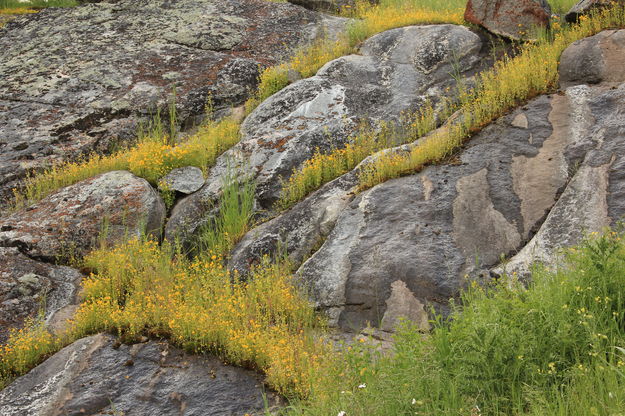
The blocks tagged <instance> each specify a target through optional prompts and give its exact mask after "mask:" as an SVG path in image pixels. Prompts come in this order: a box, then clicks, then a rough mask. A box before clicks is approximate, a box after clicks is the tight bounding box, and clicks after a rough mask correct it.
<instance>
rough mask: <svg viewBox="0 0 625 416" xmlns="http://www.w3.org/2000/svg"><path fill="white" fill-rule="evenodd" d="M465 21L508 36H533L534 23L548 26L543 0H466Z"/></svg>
mask: <svg viewBox="0 0 625 416" xmlns="http://www.w3.org/2000/svg"><path fill="white" fill-rule="evenodd" d="M464 18H465V20H466V21H467V22H470V23H473V24H476V25H480V26H482V27H484V28H485V29H486V30H488V31H490V32H492V33H494V34H496V35H500V36H504V37H506V38H509V39H514V40H522V39H535V37H536V27H548V26H549V20H550V18H551V8H550V7H549V3H547V1H546V0H499V1H490V0H469V2H468V3H467V8H466V10H465V13H464Z"/></svg>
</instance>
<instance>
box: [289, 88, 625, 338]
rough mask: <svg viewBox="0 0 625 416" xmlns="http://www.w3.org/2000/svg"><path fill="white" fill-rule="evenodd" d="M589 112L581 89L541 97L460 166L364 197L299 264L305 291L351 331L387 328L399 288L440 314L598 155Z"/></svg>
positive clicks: (529, 231) (476, 143)
mask: <svg viewBox="0 0 625 416" xmlns="http://www.w3.org/2000/svg"><path fill="white" fill-rule="evenodd" d="M612 94H614V93H613V92H612ZM617 107H618V106H616V107H615V108H613V110H612V111H614V112H618V111H619V110H618V108H617ZM586 108H587V107H586V103H585V101H584V100H583V99H581V98H580V94H579V92H578V91H577V90H575V89H571V90H569V91H568V92H567V94H566V95H564V96H560V95H554V96H552V97H541V98H538V99H536V100H534V101H532V102H531V103H529V104H528V105H527V106H526V107H524V109H521V110H518V111H517V112H515V113H514V114H511V115H510V116H506V117H504V118H503V119H501V120H499V121H497V122H496V123H493V124H492V125H491V126H489V127H487V128H486V129H485V130H484V131H483V132H482V133H480V134H478V135H477V136H476V137H475V138H473V139H472V140H471V142H470V143H469V145H468V146H467V148H466V149H465V150H464V151H463V153H462V154H461V155H460V156H459V157H460V160H459V161H458V162H457V163H454V164H451V165H442V166H432V167H429V168H427V169H425V170H424V171H423V172H421V173H419V174H417V175H414V176H410V177H406V178H401V179H397V180H392V181H389V182H386V183H384V184H381V185H378V186H376V187H374V188H372V189H371V190H369V191H366V192H364V193H362V194H361V195H359V196H358V197H356V198H355V199H354V200H353V201H352V202H351V203H350V204H349V205H348V207H347V208H345V209H343V210H342V212H341V213H340V215H339V218H338V221H337V224H336V227H335V228H334V230H333V231H332V232H331V233H330V235H329V236H328V238H327V240H326V241H325V243H324V244H323V245H322V246H321V248H320V249H319V251H317V252H316V253H315V254H314V255H313V256H312V257H311V258H310V259H309V260H307V261H306V262H305V263H304V264H303V265H302V266H301V268H300V270H299V271H298V275H299V276H300V279H301V282H302V284H303V285H305V286H306V287H307V288H308V289H309V290H310V291H311V293H312V294H313V297H314V300H315V301H316V302H317V305H318V306H319V307H320V308H322V309H324V310H327V311H328V313H329V315H330V318H331V320H332V323H334V324H338V325H340V326H342V327H343V328H345V329H354V330H359V329H360V328H362V327H363V326H364V325H365V324H366V323H367V322H370V323H372V324H373V325H380V324H381V323H383V322H384V321H383V317H384V315H385V313H386V311H387V310H389V309H390V310H391V311H392V310H394V309H396V307H395V306H393V303H394V301H393V300H392V299H393V298H394V295H393V294H392V289H391V288H392V284H397V283H396V282H398V281H400V282H404V283H405V285H406V287H407V289H408V290H409V291H410V292H411V293H412V294H414V297H415V299H416V300H417V301H418V302H419V303H422V304H426V305H433V306H435V307H437V308H438V309H439V310H442V311H444V310H445V305H446V303H447V301H448V299H449V298H450V297H453V296H455V295H456V294H457V293H458V291H459V289H460V288H461V287H462V286H463V284H464V281H465V280H464V278H463V277H464V276H465V275H467V274H468V275H470V276H479V275H481V274H483V273H487V274H488V270H489V269H490V268H491V267H494V266H495V265H497V264H498V263H499V260H500V256H502V255H508V254H514V253H515V252H516V251H518V250H520V249H521V248H522V247H523V245H524V243H525V242H526V241H528V240H529V239H530V238H531V237H532V236H534V234H535V233H536V231H537V230H539V228H540V226H541V224H542V223H543V221H544V219H545V217H546V216H547V214H549V212H550V210H551V209H552V207H553V206H554V204H556V201H558V198H559V196H560V193H561V192H562V190H563V189H564V188H565V187H566V185H567V183H568V181H569V178H571V175H572V173H573V167H574V166H575V165H576V164H577V163H579V162H581V161H582V160H583V155H584V154H585V153H586V152H587V151H588V150H589V149H592V148H595V147H597V144H598V143H597V142H596V141H593V139H592V137H593V136H592V135H590V136H589V135H587V134H586V133H584V130H583V129H581V128H582V127H584V126H586V125H587V124H588V123H589V122H592V123H594V122H593V120H589V119H588V114H587V113H586ZM613 114H615V113H613ZM592 118H593V117H591V119H592ZM608 119H610V120H612V121H611V122H614V120H615V119H616V118H615V117H612V118H610V117H609V116H608ZM519 120H523V121H522V122H520V121H519ZM525 120H526V121H527V127H525V125H526V122H525ZM592 125H593V124H591V126H592ZM608 125H609V122H607V121H606V122H605V123H601V127H599V126H595V127H594V128H595V129H597V130H600V128H605V127H606V126H608ZM580 129H581V130H580ZM604 146H605V145H604ZM615 146H616V145H615ZM610 151H612V152H613V151H615V150H613V149H611V150H606V152H610ZM567 191H568V188H567ZM565 192H566V191H565ZM387 301H388V302H387ZM389 302H390V304H388V303H389ZM415 305H416V304H415Z"/></svg>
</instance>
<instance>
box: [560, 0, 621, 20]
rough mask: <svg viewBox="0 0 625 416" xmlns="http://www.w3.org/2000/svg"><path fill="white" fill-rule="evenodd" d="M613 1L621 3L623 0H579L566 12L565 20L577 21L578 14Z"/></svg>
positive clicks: (605, 5) (606, 5)
mask: <svg viewBox="0 0 625 416" xmlns="http://www.w3.org/2000/svg"><path fill="white" fill-rule="evenodd" d="M614 3H620V4H623V3H624V2H623V0H580V1H579V2H578V3H577V4H575V5H574V6H573V7H571V10H569V12H568V13H567V14H566V16H565V19H566V21H567V22H570V23H574V22H577V20H578V19H579V17H580V16H582V15H585V14H588V13H590V12H591V11H592V10H593V9H598V8H602V7H608V6H610V5H612V4H614Z"/></svg>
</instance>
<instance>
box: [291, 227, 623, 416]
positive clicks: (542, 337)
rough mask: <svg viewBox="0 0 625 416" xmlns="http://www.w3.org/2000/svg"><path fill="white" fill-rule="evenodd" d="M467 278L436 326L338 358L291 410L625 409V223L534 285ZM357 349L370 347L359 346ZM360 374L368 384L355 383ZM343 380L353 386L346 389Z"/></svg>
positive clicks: (541, 274)
mask: <svg viewBox="0 0 625 416" xmlns="http://www.w3.org/2000/svg"><path fill="white" fill-rule="evenodd" d="M468 286H469V287H468V289H467V290H466V291H465V292H464V294H463V295H462V299H461V302H460V304H459V305H452V313H451V316H449V318H448V319H446V320H443V319H440V318H439V319H438V320H437V321H435V322H433V324H434V329H433V331H432V333H431V335H430V336H424V335H423V334H422V333H419V332H418V331H417V330H416V329H415V328H413V327H411V326H410V325H404V327H403V328H402V329H401V331H400V332H399V334H398V335H397V338H396V344H395V347H394V350H393V353H392V354H390V355H385V356H382V355H379V354H378V356H376V357H373V358H368V359H367V360H368V362H365V363H360V364H359V365H358V367H354V366H353V365H351V364H348V365H344V366H342V367H338V368H337V369H336V370H335V372H334V373H331V374H329V375H328V376H327V377H326V378H325V389H320V390H319V391H318V396H317V400H316V401H315V400H312V401H311V402H310V403H309V404H308V405H304V404H301V403H300V404H299V405H296V406H295V408H296V409H297V411H295V412H294V414H306V415H328V414H337V413H338V412H340V411H345V412H346V413H347V415H359V414H367V415H372V416H373V415H380V416H382V415H390V414H392V415H408V414H421V415H458V414H462V415H469V414H474V415H478V414H479V415H510V414H517V415H522V414H533V415H581V414H584V415H592V414H596V415H609V414H615V413H614V412H623V411H624V410H625V394H624V393H623V392H624V391H625V390H624V388H625V374H624V370H625V354H624V353H625V349H624V347H625V326H624V324H625V243H624V242H623V241H622V239H621V235H620V234H617V233H615V232H607V233H605V234H604V235H601V236H596V235H593V236H591V237H590V238H588V239H587V240H585V241H584V242H583V243H582V244H581V245H580V246H579V247H578V248H574V249H571V250H569V251H568V253H566V265H565V266H564V267H561V268H558V269H557V270H556V271H547V270H545V269H540V268H537V269H536V270H534V273H533V276H532V282H531V283H529V284H528V285H527V287H525V286H524V285H522V284H521V283H520V282H519V281H518V280H517V279H516V277H515V276H514V275H512V276H504V277H503V278H501V279H500V280H499V281H492V282H489V283H488V284H486V285H485V286H482V285H478V284H477V283H476V282H472V283H471V284H469V285H468ZM349 354H350V355H355V356H356V358H358V357H362V356H363V352H362V350H352V352H350V353H349ZM367 354H369V353H368V352H367ZM350 359H351V360H354V359H355V358H350ZM346 362H347V363H349V359H346ZM363 368H365V370H364V371H363V370H362V369H363ZM363 384H364V385H366V388H362V389H358V388H356V386H358V385H363ZM321 385H324V382H321ZM346 391H349V392H350V394H345V393H343V394H341V392H346ZM324 395H325V397H324ZM322 397H323V400H320V398H322Z"/></svg>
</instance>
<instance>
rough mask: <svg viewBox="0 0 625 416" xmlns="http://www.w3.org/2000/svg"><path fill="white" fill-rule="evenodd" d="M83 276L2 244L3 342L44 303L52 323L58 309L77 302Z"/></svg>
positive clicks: (0, 311)
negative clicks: (13, 329) (77, 292)
mask: <svg viewBox="0 0 625 416" xmlns="http://www.w3.org/2000/svg"><path fill="white" fill-rule="evenodd" d="M81 277H82V275H81V274H80V272H78V270H75V269H72V268H71V267H66V266H54V265H50V264H46V263H41V262H38V261H34V260H32V259H30V258H28V257H26V256H25V255H23V254H22V253H20V252H19V250H18V249H16V248H6V247H0V344H1V343H3V342H5V341H6V338H7V335H8V333H9V331H10V329H11V328H20V327H22V325H23V324H24V321H25V320H26V319H27V318H34V317H36V316H37V315H38V313H39V311H40V308H41V307H45V309H44V310H45V320H46V322H47V323H48V324H52V323H53V321H54V318H55V315H56V313H57V312H59V311H60V310H61V309H63V308H66V307H68V306H70V305H72V304H74V303H75V302H76V299H75V297H76V291H77V287H78V283H79V282H80V279H81Z"/></svg>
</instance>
